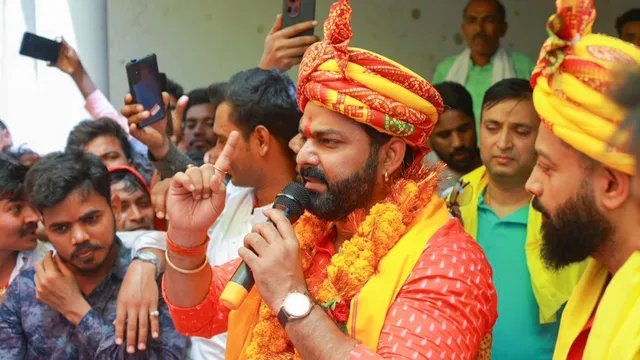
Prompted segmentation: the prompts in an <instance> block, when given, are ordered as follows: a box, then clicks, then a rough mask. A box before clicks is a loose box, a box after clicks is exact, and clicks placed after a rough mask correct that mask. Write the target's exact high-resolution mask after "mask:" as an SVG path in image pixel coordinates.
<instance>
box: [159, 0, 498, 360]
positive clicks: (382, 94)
mask: <svg viewBox="0 0 640 360" xmlns="http://www.w3.org/2000/svg"><path fill="white" fill-rule="evenodd" d="M350 20H351V8H350V6H349V2H348V1H347V0H341V1H339V2H338V3H336V4H334V5H333V6H332V7H331V11H330V15H329V18H328V19H327V21H326V23H325V39H324V40H323V41H322V42H320V43H316V44H315V45H313V46H312V47H311V48H309V50H308V51H307V52H306V54H305V56H304V59H303V61H302V64H301V66H300V77H299V79H300V83H299V86H298V103H299V105H300V108H301V110H303V111H304V116H303V117H302V119H301V120H300V124H299V129H300V134H301V135H300V136H301V139H300V140H301V142H300V143H299V144H297V145H295V144H294V145H295V149H296V150H297V159H296V160H297V166H298V171H299V173H300V176H301V178H302V181H303V183H304V186H305V187H306V189H307V190H308V193H309V197H310V201H309V205H308V206H307V210H308V212H307V213H306V214H304V215H303V216H302V217H301V218H300V219H299V220H298V221H297V222H296V223H295V224H294V225H291V224H290V223H289V220H288V219H287V218H286V217H285V216H284V214H283V213H282V212H281V211H278V210H269V211H266V212H265V214H266V215H267V217H269V218H270V219H271V220H272V221H273V223H264V224H258V225H256V226H254V228H253V232H252V233H250V234H249V235H247V236H246V237H245V239H244V245H245V247H242V248H240V250H239V252H238V253H239V255H240V257H241V259H242V260H244V262H245V263H246V265H247V266H248V267H249V268H251V270H252V272H253V275H254V277H255V283H256V286H255V288H253V290H251V291H250V292H249V294H248V297H247V298H246V299H245V300H244V302H242V303H241V305H240V306H239V307H238V308H237V310H234V311H231V312H230V311H229V310H227V309H226V308H225V306H223V302H222V301H221V293H222V291H223V289H224V288H225V286H226V285H227V284H228V283H229V279H230V277H231V275H232V274H233V272H234V271H235V269H236V268H237V267H238V266H239V263H240V260H241V259H238V260H236V261H232V262H230V263H228V264H226V265H223V266H219V267H213V268H212V267H210V266H208V265H207V260H206V256H205V255H204V249H206V247H207V243H206V240H204V239H207V237H206V230H207V229H208V228H209V226H210V225H211V223H212V222H213V221H215V219H216V218H217V217H218V215H219V214H220V212H221V211H222V208H223V206H224V186H223V185H222V179H223V178H224V176H223V175H224V173H225V172H226V171H227V170H228V169H229V168H230V161H229V155H230V154H232V152H233V151H234V150H235V147H236V144H237V141H238V138H237V137H238V135H237V134H232V136H231V137H229V139H228V140H227V142H226V145H225V147H224V149H223V150H222V152H221V154H220V156H219V158H218V160H217V161H216V164H215V165H205V166H203V167H201V168H195V167H194V168H190V169H188V170H187V171H186V172H185V173H178V174H177V175H176V176H175V177H174V179H173V182H172V185H171V189H170V191H169V194H168V199H167V202H168V206H167V209H168V212H169V214H168V215H169V216H168V217H169V219H170V221H169V223H170V225H169V230H168V235H167V237H168V251H167V260H168V261H167V263H168V266H167V272H166V274H165V278H164V285H163V291H164V296H165V299H166V300H167V302H168V304H169V307H170V309H171V314H172V318H173V320H174V323H175V325H176V328H177V329H179V331H180V332H182V333H183V334H187V335H190V336H203V337H210V336H212V335H215V334H217V333H221V332H224V331H227V330H228V343H227V353H226V358H227V359H294V358H304V359H382V358H394V359H397V358H407V359H427V358H435V357H439V358H448V359H451V358H457V359H474V358H476V356H479V357H480V358H482V359H488V358H489V356H490V354H489V352H488V350H489V349H490V345H491V337H490V333H491V329H492V327H493V324H494V322H495V320H496V317H497V312H496V308H497V299H496V293H495V288H494V286H493V283H492V280H491V277H492V271H491V268H490V266H489V264H488V262H487V260H486V258H485V256H484V253H483V252H482V250H481V248H480V247H479V246H478V245H477V244H476V243H475V242H474V241H473V239H472V238H471V237H470V236H469V235H468V234H466V233H465V232H464V229H463V228H462V226H461V224H460V222H459V221H458V220H457V219H454V218H452V217H451V216H450V215H449V213H448V211H447V209H446V206H445V204H444V202H443V201H442V200H441V199H440V198H439V197H438V195H437V191H438V175H439V169H438V168H435V169H428V168H425V167H423V165H422V163H421V159H422V156H423V155H424V154H425V152H426V151H427V150H428V148H427V146H426V144H427V139H428V137H429V135H430V133H431V131H432V130H433V127H434V124H435V123H436V121H437V120H438V117H439V115H440V114H441V113H442V111H443V104H442V100H441V98H440V96H439V94H438V93H437V91H435V90H434V88H433V87H432V86H431V84H429V83H428V82H427V81H425V80H424V79H422V78H421V77H420V76H418V75H416V74H415V73H413V72H411V71H410V70H409V69H407V68H405V67H403V66H402V65H399V64H397V63H395V62H393V61H391V60H389V59H387V58H384V57H382V56H380V55H377V54H374V53H371V52H368V51H365V50H360V49H355V48H349V47H348V46H349V42H350V40H351V37H352V32H351V27H350ZM213 241H216V239H214V240H213ZM249 249H251V250H249Z"/></svg>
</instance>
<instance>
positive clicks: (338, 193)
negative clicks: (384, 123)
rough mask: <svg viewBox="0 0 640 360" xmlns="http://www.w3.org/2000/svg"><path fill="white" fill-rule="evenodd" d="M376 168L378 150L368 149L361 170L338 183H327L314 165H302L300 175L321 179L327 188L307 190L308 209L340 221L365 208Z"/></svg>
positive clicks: (317, 214)
mask: <svg viewBox="0 0 640 360" xmlns="http://www.w3.org/2000/svg"><path fill="white" fill-rule="evenodd" d="M377 170H378V152H377V151H374V150H373V149H372V151H370V152H369V157H368V158H367V161H366V163H365V164H364V167H363V168H362V170H360V171H358V172H356V173H354V174H352V175H350V176H349V177H347V178H345V179H342V180H339V181H337V182H332V183H329V182H328V181H327V178H326V176H325V175H324V172H323V171H322V170H321V169H320V168H317V167H304V168H302V169H301V170H300V175H301V176H303V177H312V178H315V179H317V180H319V181H322V182H323V183H324V184H325V185H326V187H327V191H325V192H324V193H319V192H316V191H309V206H308V207H307V210H308V211H309V212H310V213H312V214H314V215H316V216H318V217H319V218H321V219H323V220H326V221H341V220H344V219H346V218H347V216H348V215H349V214H351V213H352V212H354V211H355V210H357V209H361V208H364V207H365V205H366V204H367V202H368V201H369V200H370V199H371V197H372V196H373V187H374V185H375V178H376V172H377Z"/></svg>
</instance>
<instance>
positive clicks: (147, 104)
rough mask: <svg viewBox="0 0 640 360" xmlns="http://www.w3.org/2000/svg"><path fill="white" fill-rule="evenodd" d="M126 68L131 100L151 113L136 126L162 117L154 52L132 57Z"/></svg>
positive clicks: (160, 95)
mask: <svg viewBox="0 0 640 360" xmlns="http://www.w3.org/2000/svg"><path fill="white" fill-rule="evenodd" d="M126 69H127V79H128V80H129V90H130V91H131V95H132V96H133V102H134V103H136V104H141V105H142V106H143V107H144V109H145V110H147V111H149V113H150V114H151V117H150V118H148V119H147V120H144V121H142V122H141V123H139V124H138V126H139V127H141V128H142V127H145V126H148V125H151V124H153V123H155V122H158V121H160V120H162V119H164V117H165V111H164V104H163V102H162V91H161V84H160V74H159V72H158V60H157V58H156V54H150V55H147V56H145V57H143V58H141V59H133V60H131V61H130V62H129V63H127V65H126Z"/></svg>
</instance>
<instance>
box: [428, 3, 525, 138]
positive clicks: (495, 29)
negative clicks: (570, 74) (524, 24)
mask: <svg viewBox="0 0 640 360" xmlns="http://www.w3.org/2000/svg"><path fill="white" fill-rule="evenodd" d="M508 28H509V25H508V24H507V14H506V9H505V7H504V5H503V4H502V3H501V2H500V1H498V0H470V1H469V2H468V3H467V5H466V6H465V7H464V10H463V21H462V26H461V30H462V34H463V35H464V38H465V40H466V42H467V48H466V49H465V50H464V51H462V52H461V53H460V54H458V55H454V56H451V57H449V58H446V59H445V60H443V61H442V62H441V63H440V64H439V65H438V67H437V68H436V72H435V74H434V76H433V82H434V83H441V82H443V81H453V82H457V83H459V84H461V85H464V86H465V87H466V88H467V90H468V91H469V92H470V93H471V97H472V98H473V105H474V106H473V112H474V114H475V117H476V120H479V119H480V115H481V112H482V98H483V96H484V93H485V92H486V91H487V89H489V87H491V85H493V84H495V83H497V82H498V81H500V80H503V79H510V78H521V79H529V77H530V76H531V71H532V70H533V65H534V63H533V61H532V60H531V59H529V57H527V56H526V55H524V54H521V53H519V52H515V51H507V50H505V49H504V48H503V47H501V45H500V39H502V38H503V37H504V36H505V35H506V34H507V30H508ZM476 124H477V125H476V126H477V127H476V130H477V132H478V133H479V132H480V127H479V124H480V122H479V121H476Z"/></svg>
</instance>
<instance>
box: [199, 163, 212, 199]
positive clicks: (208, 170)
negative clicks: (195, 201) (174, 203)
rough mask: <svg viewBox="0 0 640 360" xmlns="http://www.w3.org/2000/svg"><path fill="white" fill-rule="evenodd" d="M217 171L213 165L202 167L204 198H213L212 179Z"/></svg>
mask: <svg viewBox="0 0 640 360" xmlns="http://www.w3.org/2000/svg"><path fill="white" fill-rule="evenodd" d="M215 173H216V170H215V168H214V167H213V165H211V164H204V165H202V166H201V167H200V175H201V176H202V198H203V199H208V198H210V197H211V186H210V184H211V179H212V178H213V176H214V175H215Z"/></svg>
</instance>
